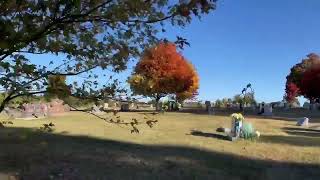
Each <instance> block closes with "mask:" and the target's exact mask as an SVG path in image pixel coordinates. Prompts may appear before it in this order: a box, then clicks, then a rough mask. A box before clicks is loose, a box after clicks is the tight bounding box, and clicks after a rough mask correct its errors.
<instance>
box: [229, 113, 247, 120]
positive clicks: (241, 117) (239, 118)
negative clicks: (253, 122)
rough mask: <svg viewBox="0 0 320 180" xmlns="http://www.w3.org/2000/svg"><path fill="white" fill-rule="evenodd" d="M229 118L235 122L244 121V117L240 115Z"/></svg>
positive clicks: (236, 114)
mask: <svg viewBox="0 0 320 180" xmlns="http://www.w3.org/2000/svg"><path fill="white" fill-rule="evenodd" d="M231 118H232V120H235V121H244V117H243V115H242V114H241V113H233V114H231Z"/></svg>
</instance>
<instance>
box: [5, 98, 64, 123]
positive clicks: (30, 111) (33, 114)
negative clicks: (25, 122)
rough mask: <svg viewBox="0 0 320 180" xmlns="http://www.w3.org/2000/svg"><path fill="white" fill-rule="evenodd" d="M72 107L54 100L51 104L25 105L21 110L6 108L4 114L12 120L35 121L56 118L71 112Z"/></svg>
mask: <svg viewBox="0 0 320 180" xmlns="http://www.w3.org/2000/svg"><path fill="white" fill-rule="evenodd" d="M69 111H70V107H69V106H68V105H65V104H64V103H63V101H62V100H60V99H54V100H52V101H51V102H49V103H25V104H23V105H22V106H21V107H20V108H8V107H7V108H5V109H4V112H5V113H6V114H7V115H9V116H10V117H12V118H22V119H35V118H43V117H47V116H56V115H60V114H62V113H65V112H69Z"/></svg>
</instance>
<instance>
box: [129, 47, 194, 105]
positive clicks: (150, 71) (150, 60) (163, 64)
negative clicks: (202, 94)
mask: <svg viewBox="0 0 320 180" xmlns="http://www.w3.org/2000/svg"><path fill="white" fill-rule="evenodd" d="M128 82H129V84H130V87H131V90H132V92H133V93H134V94H136V95H144V96H149V97H153V98H155V100H156V102H158V101H159V100H160V98H161V97H164V96H166V95H168V94H174V95H176V98H177V100H179V101H183V100H185V99H188V98H191V97H193V96H194V95H196V94H197V90H198V88H199V77H198V74H197V72H196V70H195V68H194V66H193V65H192V64H191V63H189V62H188V61H187V60H186V59H185V58H184V57H183V56H182V55H181V54H180V53H179V52H177V48H176V46H175V44H174V43H170V42H161V43H159V44H158V45H157V46H154V47H152V48H150V49H147V50H145V52H144V54H143V56H142V57H141V59H140V61H139V62H138V64H137V66H136V67H135V69H134V72H133V74H132V76H131V77H130V78H129V80H128Z"/></svg>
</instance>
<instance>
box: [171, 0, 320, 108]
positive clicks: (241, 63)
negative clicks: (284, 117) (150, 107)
mask: <svg viewBox="0 0 320 180" xmlns="http://www.w3.org/2000/svg"><path fill="white" fill-rule="evenodd" d="M319 8H320V1H319V0H304V1H301V0H268V1H261V0H259V1H258V0H218V6H217V9H216V10H215V11H214V12H213V13H212V14H210V15H208V16H206V17H204V18H203V19H202V20H201V21H194V22H193V23H192V24H191V25H190V26H188V27H187V28H185V29H184V30H181V31H180V34H181V35H183V36H184V37H185V38H187V39H188V40H189V42H190V43H191V47H190V48H186V49H185V50H184V51H183V54H184V56H185V57H186V58H187V59H188V60H189V61H191V62H192V63H193V64H194V65H195V67H196V68H197V70H198V73H199V75H200V95H199V98H200V99H203V100H205V99H209V100H215V99H217V98H223V97H232V96H233V95H235V94H236V93H239V92H240V91H241V90H242V88H243V87H244V86H245V85H246V84H247V83H248V82H250V83H252V85H253V88H254V89H255V92H256V97H257V100H258V101H267V102H270V101H277V100H282V97H283V94H284V86H285V85H284V84H285V77H286V75H287V74H288V73H289V70H290V67H292V65H294V64H296V63H298V62H299V61H301V59H302V58H303V57H305V56H306V55H307V54H309V53H310V52H316V53H319V52H320V44H319V43H320V21H319V18H320V11H319ZM176 32H177V31H176V30H170V31H168V36H173V34H176Z"/></svg>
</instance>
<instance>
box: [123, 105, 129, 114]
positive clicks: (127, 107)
mask: <svg viewBox="0 0 320 180" xmlns="http://www.w3.org/2000/svg"><path fill="white" fill-rule="evenodd" d="M121 111H124V112H126V111H129V104H128V103H124V104H121Z"/></svg>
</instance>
